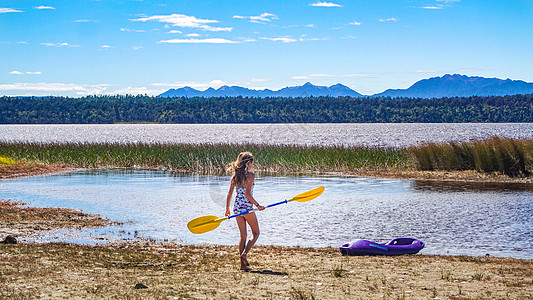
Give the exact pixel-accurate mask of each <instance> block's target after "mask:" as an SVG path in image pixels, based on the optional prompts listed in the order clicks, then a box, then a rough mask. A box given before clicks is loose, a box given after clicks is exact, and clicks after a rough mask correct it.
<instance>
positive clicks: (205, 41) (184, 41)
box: [159, 38, 242, 44]
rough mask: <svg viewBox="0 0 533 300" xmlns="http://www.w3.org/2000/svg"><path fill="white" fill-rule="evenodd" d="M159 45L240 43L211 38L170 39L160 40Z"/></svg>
mask: <svg viewBox="0 0 533 300" xmlns="http://www.w3.org/2000/svg"><path fill="white" fill-rule="evenodd" d="M159 43H163V44H240V43H242V42H238V41H231V40H227V39H221V38H211V39H172V40H162V41H159Z"/></svg>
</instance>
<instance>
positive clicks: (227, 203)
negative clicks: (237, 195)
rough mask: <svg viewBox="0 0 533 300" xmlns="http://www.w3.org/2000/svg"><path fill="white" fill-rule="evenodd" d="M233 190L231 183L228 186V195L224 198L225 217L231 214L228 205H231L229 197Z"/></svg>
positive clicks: (233, 186)
mask: <svg viewBox="0 0 533 300" xmlns="http://www.w3.org/2000/svg"><path fill="white" fill-rule="evenodd" d="M234 189H235V185H234V184H233V182H232V183H231V184H230V185H229V191H228V195H227V196H226V217H227V216H229V215H230V214H231V212H230V210H229V205H230V204H231V196H232V195H233V190H234Z"/></svg>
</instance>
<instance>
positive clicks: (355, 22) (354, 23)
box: [349, 21, 362, 26]
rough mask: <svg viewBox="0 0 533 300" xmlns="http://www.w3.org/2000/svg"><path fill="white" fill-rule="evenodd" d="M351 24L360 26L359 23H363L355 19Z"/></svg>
mask: <svg viewBox="0 0 533 300" xmlns="http://www.w3.org/2000/svg"><path fill="white" fill-rule="evenodd" d="M349 24H350V25H355V26H359V25H361V24H362V23H360V22H357V21H353V22H350V23H349Z"/></svg>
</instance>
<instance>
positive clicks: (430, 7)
mask: <svg viewBox="0 0 533 300" xmlns="http://www.w3.org/2000/svg"><path fill="white" fill-rule="evenodd" d="M422 8H424V9H443V8H444V6H442V5H441V6H424V7H422Z"/></svg>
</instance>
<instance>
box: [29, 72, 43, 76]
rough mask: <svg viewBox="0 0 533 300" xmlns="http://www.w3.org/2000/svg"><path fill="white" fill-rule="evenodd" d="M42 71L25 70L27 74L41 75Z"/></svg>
mask: <svg viewBox="0 0 533 300" xmlns="http://www.w3.org/2000/svg"><path fill="white" fill-rule="evenodd" d="M42 73H43V72H26V74H28V75H41V74H42Z"/></svg>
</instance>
